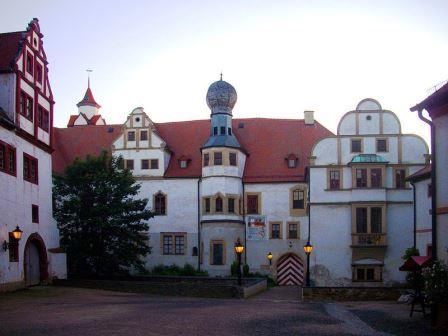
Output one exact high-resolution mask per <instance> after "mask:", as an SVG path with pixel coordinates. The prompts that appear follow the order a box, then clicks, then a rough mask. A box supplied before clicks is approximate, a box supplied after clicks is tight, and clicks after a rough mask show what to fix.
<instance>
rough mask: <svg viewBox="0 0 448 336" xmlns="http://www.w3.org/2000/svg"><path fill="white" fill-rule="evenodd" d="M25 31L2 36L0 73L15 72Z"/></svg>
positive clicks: (0, 43)
mask: <svg viewBox="0 0 448 336" xmlns="http://www.w3.org/2000/svg"><path fill="white" fill-rule="evenodd" d="M25 33H26V32H25V31H20V32H13V33H3V34H0V72H9V71H12V70H13V67H14V63H15V61H16V57H17V56H18V54H19V52H20V49H21V45H20V44H21V41H22V38H24V36H25Z"/></svg>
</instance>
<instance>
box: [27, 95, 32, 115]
mask: <svg viewBox="0 0 448 336" xmlns="http://www.w3.org/2000/svg"><path fill="white" fill-rule="evenodd" d="M26 118H27V119H29V120H30V121H33V98H31V97H27V98H26Z"/></svg>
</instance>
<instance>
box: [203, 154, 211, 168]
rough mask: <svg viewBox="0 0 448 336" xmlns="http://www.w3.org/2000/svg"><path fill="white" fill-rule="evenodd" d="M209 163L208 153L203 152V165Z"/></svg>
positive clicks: (205, 165)
mask: <svg viewBox="0 0 448 336" xmlns="http://www.w3.org/2000/svg"><path fill="white" fill-rule="evenodd" d="M209 164H210V154H204V161H203V166H204V167H207V166H208V165H209Z"/></svg>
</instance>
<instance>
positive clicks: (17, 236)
mask: <svg viewBox="0 0 448 336" xmlns="http://www.w3.org/2000/svg"><path fill="white" fill-rule="evenodd" d="M11 233H12V236H13V238H14V240H15V241H16V242H19V240H20V238H22V233H23V231H22V230H20V228H19V226H18V225H17V227H16V228H15V230H14V231H12V232H11ZM9 244H10V243H8V242H7V241H6V240H5V242H4V243H3V249H4V250H5V251H6V250H8V248H9Z"/></svg>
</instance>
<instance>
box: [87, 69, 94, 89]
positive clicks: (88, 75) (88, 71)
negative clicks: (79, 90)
mask: <svg viewBox="0 0 448 336" xmlns="http://www.w3.org/2000/svg"><path fill="white" fill-rule="evenodd" d="M86 71H87V88H88V89H90V73H91V72H93V70H90V69H87V70H86Z"/></svg>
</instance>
